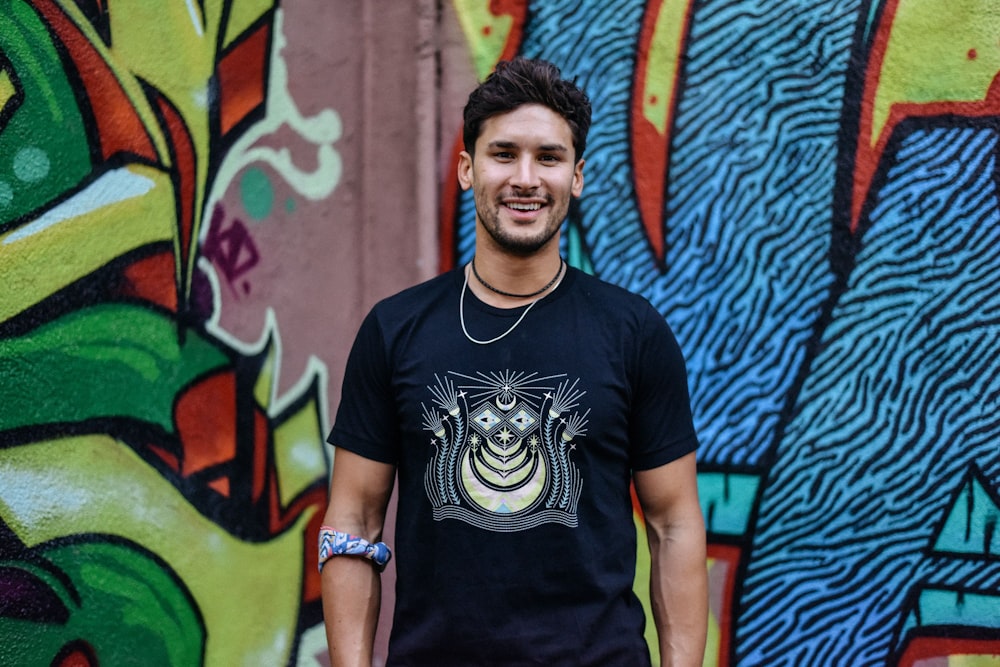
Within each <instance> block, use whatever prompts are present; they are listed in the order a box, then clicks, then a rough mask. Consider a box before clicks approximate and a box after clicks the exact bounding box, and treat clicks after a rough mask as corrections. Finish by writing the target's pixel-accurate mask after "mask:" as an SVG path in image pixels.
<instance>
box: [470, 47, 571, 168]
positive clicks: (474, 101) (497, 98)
mask: <svg viewBox="0 0 1000 667" xmlns="http://www.w3.org/2000/svg"><path fill="white" fill-rule="evenodd" d="M525 104H541V105H542V106H545V107H548V108H549V109H552V110H553V111H555V112H556V113H557V114H559V115H560V116H562V117H563V118H565V119H566V122H567V123H568V124H569V127H570V131H571V132H572V133H573V149H574V151H575V152H576V159H577V160H579V159H580V158H581V157H583V150H584V149H585V148H586V147H587V132H588V131H589V130H590V100H589V99H588V98H587V94H586V93H584V92H583V91H582V90H581V89H580V88H578V87H577V86H576V84H575V83H573V82H572V81H567V80H565V79H563V78H562V73H561V72H560V71H559V68H558V67H556V66H555V65H553V64H552V63H550V62H547V61H545V60H532V59H529V58H514V59H513V60H501V61H500V62H499V63H497V66H496V68H495V69H494V70H493V73H492V74H490V75H489V76H488V77H486V80H485V81H483V82H482V83H481V84H479V87H477V88H476V89H475V90H473V91H472V93H471V94H470V95H469V101H468V102H467V103H466V105H465V111H464V112H463V118H464V127H463V129H462V141H463V142H464V143H465V150H466V152H467V153H469V155H473V154H474V150H475V146H476V139H478V138H479V132H480V128H481V127H482V124H483V121H485V120H486V119H487V118H491V117H492V116H496V115H498V114H502V113H507V112H508V111H513V110H514V109H517V108H518V107H520V106H522V105H525Z"/></svg>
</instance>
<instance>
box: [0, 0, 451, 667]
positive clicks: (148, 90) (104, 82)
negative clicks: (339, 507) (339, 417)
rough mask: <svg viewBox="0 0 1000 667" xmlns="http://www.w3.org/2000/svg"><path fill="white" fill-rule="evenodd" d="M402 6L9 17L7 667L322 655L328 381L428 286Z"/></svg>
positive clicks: (48, 7) (262, 661) (0, 169)
mask: <svg viewBox="0 0 1000 667" xmlns="http://www.w3.org/2000/svg"><path fill="white" fill-rule="evenodd" d="M394 4H395V6H392V4H391V3H387V4H386V6H385V7H383V8H381V11H380V12H379V13H378V14H376V9H378V8H375V7H373V6H369V5H367V4H366V5H365V6H364V7H362V6H361V5H360V3H356V2H338V3H330V2H325V1H323V2H321V1H319V0H315V1H313V2H297V3H290V6H289V7H288V8H287V9H286V8H283V7H280V6H278V3H277V2H275V1H274V0H201V1H199V2H189V1H180V0H175V1H172V2H163V3H149V2H147V1H146V0H132V1H129V0H120V1H118V2H114V3H107V2H100V1H97V0H93V1H85V0H72V1H71V0H64V1H55V0H0V664H3V665H18V666H21V665H74V666H78V665H98V664H102V665H111V664H116V665H117V664H122V665H124V664H156V665H178V666H184V667H188V666H190V665H196V664H206V665H227V666H228V665H283V664H296V663H298V664H303V665H305V664H317V660H319V661H320V664H322V662H324V661H325V657H323V654H324V653H325V639H324V638H323V633H322V629H321V627H319V625H318V624H319V623H320V622H321V612H320V605H319V580H318V575H317V572H316V555H315V554H316V547H315V533H316V529H317V527H318V524H319V522H320V519H321V513H322V509H323V507H324V506H325V500H326V482H327V475H328V472H329V468H330V460H329V459H330V455H329V448H328V447H327V446H326V445H325V444H324V442H323V440H324V438H325V434H326V432H327V431H328V429H329V421H330V420H329V414H330V412H331V409H332V406H335V404H336V401H337V399H338V396H339V376H340V373H341V371H342V367H343V364H344V360H345V359H346V355H347V352H348V349H349V346H350V341H351V339H352V338H353V334H354V331H355V329H356V327H357V324H358V322H359V321H360V319H361V317H362V316H363V314H364V311H365V310H366V309H367V307H368V306H370V305H371V302H373V301H374V300H375V299H376V298H378V297H380V296H384V295H386V294H388V293H390V292H392V291H395V290H396V289H399V288H400V287H402V286H404V285H406V284H409V283H412V282H415V281H417V280H419V279H421V278H425V277H428V276H429V275H431V274H432V273H433V271H434V269H435V267H436V251H435V248H434V243H435V238H436V230H435V209H434V207H433V202H434V201H435V200H436V194H435V187H434V186H433V185H432V186H431V187H430V188H425V189H424V190H425V191H427V192H429V193H430V194H429V195H427V194H420V195H417V196H415V195H414V191H415V190H416V189H417V187H418V185H419V183H418V182H417V181H415V180H414V179H413V177H412V176H409V174H410V172H411V168H410V166H409V165H407V164H404V163H399V164H398V165H389V166H386V165H385V164H381V165H376V163H377V162H379V161H381V162H384V159H383V158H384V156H385V153H386V152H387V151H386V150H385V149H383V148H381V146H386V145H387V144H389V143H390V138H391V140H392V141H395V142H396V144H395V145H393V146H391V147H389V151H388V152H395V151H396V150H399V151H401V152H402V153H413V152H414V151H415V150H416V149H417V148H419V146H420V143H419V142H420V141H424V142H427V141H430V142H432V143H431V145H432V146H433V137H434V133H433V132H426V131H420V132H417V133H413V132H412V130H413V128H414V127H415V126H417V127H419V125H418V124H417V123H415V120H414V117H413V116H412V115H411V116H408V117H405V118H403V117H400V114H398V113H396V109H394V108H392V107H389V106H386V105H384V104H383V103H382V101H381V100H380V99H378V96H377V95H375V94H374V93H373V92H372V88H373V87H374V84H371V85H370V84H369V83H368V82H369V80H373V81H374V80H375V79H377V81H378V84H379V85H384V86H387V87H389V88H390V89H391V90H392V91H393V95H394V96H395V99H396V100H397V101H398V100H405V99H413V98H415V97H416V96H417V93H416V91H417V89H418V87H417V84H415V83H413V77H412V76H411V73H412V71H413V70H414V69H415V68H416V67H418V66H419V65H420V60H419V59H415V58H414V57H413V51H414V44H416V42H417V41H418V39H420V34H421V33H420V32H419V30H417V29H416V28H415V27H419V26H420V25H421V21H422V19H421V18H420V16H419V14H418V12H419V11H420V8H419V7H403V6H401V5H400V3H394ZM376 18H377V19H378V23H376ZM397 28H398V29H397ZM380 30H385V31H387V32H388V34H392V35H393V40H392V42H391V44H389V45H388V46H387V45H386V44H383V41H386V40H384V39H383V37H382V34H383V33H382V32H380ZM365 32H368V34H370V35H371V38H370V39H366V38H365V37H364V34H365ZM400 35H402V37H400ZM404 62H405V63H406V64H407V67H406V68H403V67H400V66H399V65H400V63H404ZM373 74H377V77H375V76H372V75H373ZM408 107H409V108H415V105H413V104H408ZM404 132H405V134H404ZM384 134H386V135H388V137H386V136H383V135H384ZM432 150H433V149H432ZM399 173H403V174H404V175H406V176H405V177H404V178H403V179H402V180H401V181H400V183H399V185H398V187H396V188H394V189H393V191H392V192H391V193H389V194H387V195H383V196H380V197H377V196H375V195H376V193H377V192H378V191H379V190H381V189H382V188H384V187H385V183H384V182H383V180H382V179H384V178H388V179H396V178H397V177H398V176H397V175H398V174H399ZM415 202H416V204H415ZM428 202H429V203H428ZM422 209H426V210H425V211H424V212H423V213H421V210H422ZM402 212H406V213H407V214H408V215H410V216H412V214H413V213H414V212H416V213H417V214H418V215H420V216H421V217H422V218H423V219H424V220H426V223H425V225H424V226H423V228H422V229H424V230H426V231H423V232H422V231H420V230H419V229H416V228H415V227H414V225H413V223H412V218H411V217H407V215H401V213H402ZM375 221H378V225H377V226H376V225H375V224H374V223H375ZM397 235H398V236H397ZM404 236H406V237H407V238H408V244H405V245H404V244H402V243H399V244H395V245H393V244H389V243H386V239H387V238H404ZM421 239H423V240H421ZM415 248H416V250H417V252H416V253H414V252H413V251H414V249H415ZM317 656H319V657H317Z"/></svg>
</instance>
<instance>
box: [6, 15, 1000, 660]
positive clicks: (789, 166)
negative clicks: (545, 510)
mask: <svg viewBox="0 0 1000 667" xmlns="http://www.w3.org/2000/svg"><path fill="white" fill-rule="evenodd" d="M286 5H287V6H286ZM415 54H416V57H415ZM515 54H523V55H528V56H540V57H545V58H548V59H550V60H552V61H554V62H555V63H557V64H558V65H559V66H560V67H562V68H563V70H564V72H565V73H566V74H567V75H569V76H571V77H576V79H577V81H578V82H579V83H581V84H582V85H583V86H584V87H585V88H586V89H587V90H588V91H589V93H590V95H591V98H592V100H593V103H594V115H595V118H594V121H595V122H594V127H593V130H592V136H591V139H590V142H589V146H588V154H587V156H586V157H587V166H586V171H587V186H586V188H585V192H584V196H583V198H582V199H581V200H580V202H579V205H578V206H575V207H574V208H573V209H572V211H571V215H570V219H569V221H568V224H567V227H566V230H565V233H564V235H563V238H564V243H565V247H564V253H565V255H566V256H567V257H568V258H569V260H570V261H571V262H572V263H574V264H575V265H577V266H579V267H581V268H583V269H585V270H587V271H590V272H592V273H594V274H596V275H598V276H600V277H602V278H604V279H606V280H609V281H611V282H615V283H618V284H621V285H624V286H626V287H628V288H630V289H632V290H633V291H636V292H638V293H640V294H643V295H645V296H646V297H647V298H648V299H649V300H650V301H651V302H652V303H653V304H654V305H655V306H656V307H657V308H658V309H659V310H660V311H661V312H662V313H663V315H664V316H665V317H666V318H667V320H668V321H669V322H670V324H671V325H672V327H673V329H674V331H675V332H676V334H677V336H678V339H679V340H680V341H681V344H682V346H683V348H684V350H685V353H686V356H687V359H688V367H689V374H690V383H691V392H692V396H693V402H694V409H695V418H696V422H697V426H698V429H699V433H700V437H701V440H702V449H701V451H700V472H699V487H700V491H701V495H702V503H703V508H704V512H705V516H706V519H707V523H708V528H709V539H710V560H709V571H710V577H711V602H712V604H711V622H710V637H709V639H710V641H709V655H708V657H707V659H706V664H711V665H737V664H739V665H764V664H766V665H831V666H835V665H837V666H839V665H846V664H850V665H855V664H858V665H881V664H892V665H906V666H913V667H916V666H918V665H919V666H921V667H928V666H930V665H944V664H947V665H956V666H957V665H968V666H971V665H979V664H992V663H993V662H995V661H996V660H997V656H998V654H1000V594H998V591H1000V530H998V523H1000V445H998V436H1000V418H998V416H997V415H998V414H1000V413H998V411H997V410H996V409H995V407H996V406H995V403H996V397H997V395H998V391H1000V379H998V378H1000V374H998V373H997V368H998V367H1000V363H998V356H997V353H996V350H997V349H998V343H1000V319H998V312H1000V306H998V304H1000V293H998V291H997V287H996V285H997V280H996V275H997V273H998V269H1000V254H998V253H1000V250H998V249H1000V238H998V236H1000V231H998V230H1000V200H998V187H1000V177H998V168H997V164H996V160H997V153H998V145H1000V144H998V142H1000V121H998V119H1000V93H998V88H997V86H1000V84H995V82H996V81H997V73H998V71H1000V18H998V16H997V14H996V12H995V11H994V10H993V8H992V6H991V3H989V2H986V1H985V0H960V1H959V2H954V1H953V2H950V3H944V2H943V1H942V0H924V1H923V2H914V1H912V0H886V1H885V2H878V1H875V0H871V1H862V0H842V1H839V2H832V1H827V2H805V1H804V0H802V1H799V0H789V1H787V2H773V1H771V0H752V1H744V0H730V1H728V2H721V1H719V2H714V1H711V0H699V1H695V0H602V1H597V0H594V1H590V0H585V1H583V2H581V1H580V0H573V1H570V0H565V1H564V0H446V1H444V2H436V1H435V0H421V1H419V2H415V3H399V2H389V1H388V0H386V1H381V0H372V1H371V2H367V1H366V2H364V3H358V2H355V1H348V0H345V1H343V2H340V1H336V2H320V1H319V0H315V1H314V0H303V1H301V2H297V3H285V5H281V6H279V4H278V2H277V1H276V0H199V1H198V2H190V1H187V0H184V1H182V0H177V1H175V2H163V3H149V2H145V1H143V0H119V1H117V2H114V3H108V2H101V1H99V0H0V664H5V665H6V664H11V665H63V666H68V665H98V664H105V665H107V664H133V662H134V660H135V656H138V655H141V656H143V658H144V659H145V663H146V664H158V665H160V664H162V665H184V666H187V665H193V664H206V665H234V664H254V665H256V664H267V665H272V664H273V665H283V664H289V665H290V664H299V665H313V664H325V659H324V658H323V652H324V650H325V640H324V639H323V636H322V630H321V628H320V626H319V623H320V620H321V617H320V607H319V587H318V579H317V577H316V575H315V571H316V568H315V550H314V545H313V537H312V535H314V534H315V529H316V525H317V523H318V521H319V519H320V513H321V510H322V506H323V503H324V501H325V485H326V479H327V475H328V473H329V469H330V465H331V462H330V457H329V451H328V449H327V448H326V447H325V446H324V445H323V437H324V435H325V432H326V431H327V429H328V428H329V415H330V413H331V410H332V408H333V406H335V405H336V402H337V398H338V391H339V374H340V372H341V370H342V368H343V364H344V360H345V359H346V354H347V350H348V348H349V346H350V341H351V338H352V336H353V333H354V330H355V329H356V327H357V325H358V323H359V322H360V319H361V317H362V316H363V314H364V312H365V311H366V310H367V308H368V307H369V306H370V305H371V304H372V303H373V302H374V301H375V300H376V299H377V298H378V297H380V296H383V295H385V294H388V293H390V292H392V291H395V290H396V289H398V288H401V287H403V286H404V285H406V284H410V283H413V282H416V281H417V280H418V279H420V278H422V277H427V276H429V275H430V274H433V273H434V272H435V271H436V270H441V269H446V268H450V267H452V266H455V265H456V264H458V263H460V262H463V261H465V260H467V259H468V258H469V256H470V254H471V250H472V240H473V229H472V219H473V218H472V209H471V207H472V204H471V201H470V200H469V199H467V198H465V197H464V196H462V195H460V193H459V192H458V190H457V186H456V184H455V183H454V179H453V174H454V169H453V166H452V163H451V160H452V159H453V158H454V148H455V141H456V139H457V138H458V136H459V131H460V127H459V124H458V123H459V121H458V111H459V110H460V108H461V104H462V103H463V102H464V97H465V95H466V94H467V92H468V90H469V89H470V88H471V87H472V86H473V85H474V84H475V82H476V80H478V79H481V78H482V77H484V76H485V75H486V74H487V73H488V72H489V70H490V69H491V68H492V66H493V65H494V63H495V62H496V61H497V60H499V59H501V58H504V57H509V56H511V55H515ZM401 157H405V159H401ZM414 164H417V165H419V166H420V167H421V168H420V169H414V168H413V165H414ZM438 203H440V214H439V213H438ZM435 242H437V243H438V245H437V246H435V245H434V243H435ZM636 520H637V525H639V527H640V533H641V516H639V515H638V512H637V515H636ZM640 552H641V549H640ZM644 566H648V561H645V560H644V559H643V558H642V556H641V553H640V570H641V569H642V567H644ZM386 576H387V577H389V578H390V580H391V576H392V569H391V568H390V570H389V571H387V574H386ZM639 578H640V579H641V578H642V574H641V572H640V576H639ZM386 589H387V591H391V585H387V586H386ZM640 589H641V586H640ZM640 593H642V591H641V590H640ZM386 603H387V604H386V605H384V609H388V608H389V607H391V593H388V592H387V600H386ZM383 618H385V615H384V616H383ZM386 629H387V627H386V624H383V627H382V630H381V632H382V633H383V634H382V636H381V637H382V638H381V639H380V644H379V646H380V649H379V650H380V651H381V655H384V632H385V630H386ZM652 646H653V648H654V650H655V643H654V644H652Z"/></svg>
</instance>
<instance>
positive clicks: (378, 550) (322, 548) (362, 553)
mask: <svg viewBox="0 0 1000 667" xmlns="http://www.w3.org/2000/svg"><path fill="white" fill-rule="evenodd" d="M334 556H358V557H360V558H367V559H368V560H370V561H371V562H372V564H373V565H374V566H375V569H376V570H377V571H378V572H381V571H382V570H384V569H385V566H386V565H387V564H388V563H389V559H390V558H392V551H391V550H390V549H389V547H388V545H386V543H385V542H376V543H375V544H372V543H371V542H369V541H368V540H366V539H365V538H363V537H357V536H356V535H349V534H348V533H342V532H340V531H339V530H334V529H333V528H330V527H329V526H320V528H319V571H320V572H322V571H323V564H324V563H326V561H328V560H330V559H331V558H333V557H334Z"/></svg>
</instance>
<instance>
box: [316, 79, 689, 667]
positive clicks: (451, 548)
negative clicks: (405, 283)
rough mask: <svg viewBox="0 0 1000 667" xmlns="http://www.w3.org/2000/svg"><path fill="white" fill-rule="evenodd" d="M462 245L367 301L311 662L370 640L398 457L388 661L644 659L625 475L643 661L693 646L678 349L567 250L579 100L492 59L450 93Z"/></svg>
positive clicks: (341, 657) (648, 313) (581, 121)
mask: <svg viewBox="0 0 1000 667" xmlns="http://www.w3.org/2000/svg"><path fill="white" fill-rule="evenodd" d="M464 120H465V126H464V143H465V150H464V151H463V152H462V153H461V154H460V159H459V167H458V180H459V183H460V184H461V186H462V188H463V189H465V190H469V189H471V190H472V192H473V196H474V200H475V207H476V222H477V224H476V250H475V255H474V257H473V259H472V260H471V261H470V262H469V264H468V265H466V266H463V267H461V268H459V269H456V270H455V271H452V272H449V273H446V274H444V275H442V276H439V277H437V278H435V279H433V280H430V281H428V282H426V283H423V284H421V285H417V286H415V287H412V288H410V289H408V290H405V291H403V292H401V293H400V294H398V295H396V296H393V297H390V298H388V299H385V300H384V301H382V302H380V303H378V304H377V305H376V306H375V307H374V308H373V309H372V311H371V312H370V313H369V315H368V316H367V318H366V319H365V321H364V322H363V323H362V325H361V329H360V331H359V332H358V336H357V339H356V340H355V343H354V347H353V349H352V351H351V355H350V358H349V360H348V364H347V370H346V373H345V377H344V385H343V394H342V396H343V397H342V399H341V404H340V408H339V410H338V412H337V418H336V423H335V424H334V427H333V430H332V432H331V434H330V438H329V441H330V443H331V444H333V445H335V447H336V457H335V463H334V469H333V479H332V482H331V489H330V504H329V507H328V509H327V513H326V516H325V520H324V526H323V527H322V529H321V530H320V535H319V543H320V565H321V568H323V574H322V577H323V607H324V616H325V620H326V628H327V638H328V642H329V648H330V658H331V662H332V664H333V665H335V666H339V665H365V666H366V667H367V666H368V665H370V664H371V656H372V643H373V638H374V634H375V626H376V622H377V619H378V610H379V598H380V585H379V576H378V575H379V572H381V569H382V568H383V567H384V565H385V563H386V562H387V561H388V559H389V557H390V550H389V547H388V546H387V545H385V544H383V543H382V542H380V541H379V540H380V539H381V535H382V529H383V523H384V520H385V511H386V505H387V503H388V500H389V495H390V493H391V491H392V488H393V484H394V482H395V481H397V480H398V485H399V497H398V512H397V522H396V544H395V558H396V565H397V588H396V607H395V610H394V619H393V627H392V634H391V637H390V642H389V658H388V665H389V666H390V667H394V666H400V667H401V666H425V665H427V666H430V665H433V666H435V667H447V666H449V665H455V666H459V665H461V666H463V667H465V666H470V665H477V666H478V665H500V666H507V665H511V666H518V665H567V666H572V667H580V666H598V665H599V666H601V667H605V666H615V665H621V666H623V667H624V666H628V667H635V666H636V665H639V666H641V665H649V664H650V657H649V651H648V648H647V646H646V643H645V640H644V638H643V629H644V628H643V626H644V622H645V614H644V612H643V610H642V607H641V605H640V603H639V601H638V599H637V598H636V597H635V595H634V594H633V592H632V582H633V579H634V576H635V553H636V535H635V529H634V527H633V523H632V502H631V494H630V483H632V482H634V485H635V490H636V495H637V497H638V499H639V502H640V504H641V506H642V510H643V514H644V517H645V520H646V525H647V533H648V537H649V544H650V554H651V578H650V579H651V580H650V590H651V597H652V601H653V617H654V620H655V622H656V626H657V631H658V636H659V648H660V653H661V656H662V660H663V664H665V665H701V662H702V655H703V653H704V646H705V634H706V622H707V616H708V609H707V591H706V589H707V584H706V571H705V529H704V523H703V521H702V516H701V510H700V507H699V504H698V494H697V485H696V477H695V450H696V448H697V437H696V435H695V432H694V427H693V425H692V419H691V410H690V404H689V398H688V389H687V377H686V372H685V368H684V360H683V358H682V356H681V353H680V350H679V348H678V346H677V342H676V341H675V339H674V337H673V335H672V333H671V332H670V329H669V327H668V326H667V324H666V323H665V322H664V320H663V318H662V317H661V316H660V315H659V314H658V313H657V312H656V311H655V310H654V309H653V308H652V306H650V305H649V303H648V302H647V301H646V300H645V299H642V298H641V297H638V296H636V295H633V294H631V293H629V292H627V291H625V290H623V289H621V288H618V287H615V286H612V285H609V284H607V283H604V282H602V281H600V280H598V279H596V278H594V277H592V276H589V275H587V274H585V273H582V272H580V271H578V270H576V269H573V268H571V267H569V266H567V264H566V263H565V261H564V260H563V259H562V257H561V256H560V254H559V234H560V227H561V225H562V223H563V221H564V220H565V218H566V215H567V212H568V210H569V204H570V201H571V199H572V198H574V197H579V196H580V195H581V193H582V192H583V182H584V179H583V167H584V160H583V153H584V149H585V147H586V138H587V132H588V130H589V127H590V102H589V100H588V99H587V97H586V95H585V94H584V93H583V92H582V91H581V90H580V89H578V88H577V87H576V86H575V85H574V84H572V83H570V82H568V81H566V80H564V79H562V78H561V74H560V72H559V70H558V69H557V68H556V67H555V66H553V65H551V64H550V63H547V62H544V61H539V60H528V59H516V60H513V61H510V62H502V63H500V64H499V65H497V68H496V71H495V72H494V73H493V74H491V75H490V77H488V78H487V80H486V81H485V82H483V84H481V85H480V86H479V87H478V88H477V89H476V90H474V91H473V92H472V94H471V95H470V96H469V100H468V103H467V105H466V107H465V113H464Z"/></svg>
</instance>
